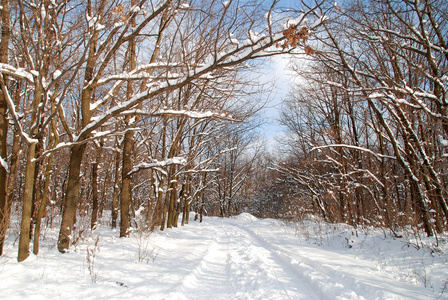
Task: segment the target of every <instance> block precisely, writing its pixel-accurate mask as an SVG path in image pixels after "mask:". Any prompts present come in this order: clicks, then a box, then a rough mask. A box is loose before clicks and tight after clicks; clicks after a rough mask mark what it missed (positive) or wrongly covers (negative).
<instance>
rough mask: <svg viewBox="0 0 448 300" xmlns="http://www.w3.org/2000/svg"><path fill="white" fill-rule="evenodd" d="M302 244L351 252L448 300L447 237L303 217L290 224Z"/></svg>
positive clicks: (378, 267) (407, 228) (402, 279)
mask: <svg viewBox="0 0 448 300" xmlns="http://www.w3.org/2000/svg"><path fill="white" fill-rule="evenodd" d="M289 224H290V225H291V226H292V228H293V230H294V232H295V235H296V236H297V237H298V238H299V239H300V240H302V241H304V242H307V243H310V244H314V245H317V246H319V247H322V248H331V249H335V250H339V251H341V252H347V251H349V252H352V253H353V254H354V255H355V257H356V258H361V259H366V260H370V261H373V262H374V263H375V264H376V266H377V269H378V270H384V271H387V272H391V273H393V274H394V275H395V276H396V278H398V279H399V280H401V281H403V282H407V283H411V284H415V285H423V286H425V287H426V288H429V289H431V290H432V291H433V292H434V294H435V295H436V297H438V298H441V299H448V269H447V264H448V235H447V234H444V235H440V236H438V237H437V238H436V237H424V236H422V235H420V234H418V232H416V231H414V230H412V229H411V228H410V227H406V228H403V229H400V230H395V231H394V232H392V231H391V230H389V229H387V228H378V227H373V226H356V227H354V226H350V225H347V224H341V223H337V224H332V223H328V222H325V221H323V220H322V219H321V218H319V217H315V216H305V217H304V218H303V219H302V220H300V221H298V222H290V223H289Z"/></svg>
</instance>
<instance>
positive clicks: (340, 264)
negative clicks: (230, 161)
mask: <svg viewBox="0 0 448 300" xmlns="http://www.w3.org/2000/svg"><path fill="white" fill-rule="evenodd" d="M304 230H311V229H304ZM57 233H58V231H57V229H53V230H49V231H48V232H47V233H46V238H45V239H44V240H43V241H42V249H41V252H40V253H39V255H38V256H34V255H31V256H30V258H29V259H27V260H26V261H25V262H23V263H17V261H16V257H15V256H14V255H15V253H14V252H13V251H12V250H13V249H14V244H13V243H10V244H8V246H7V254H6V255H5V256H2V257H1V259H2V260H0V289H1V290H2V295H5V296H6V298H5V299H9V300H10V299H48V298H51V297H53V298H56V299H64V300H67V299H95V300H96V299H107V300H112V299H172V300H178V299H192V300H196V299H198V300H209V299H213V300H219V299H226V300H227V299H260V300H261V299H263V300H264V299H276V300H277V299H310V300H313V299H329V300H330V299H331V300H333V299H436V298H437V297H435V296H434V294H433V293H432V292H431V291H430V290H429V289H425V288H423V287H422V286H416V285H410V284H407V283H406V282H403V281H399V280H398V279H397V278H394V277H393V276H394V275H393V274H392V273H388V272H387V271H385V269H383V268H380V267H379V265H378V263H375V261H374V260H373V259H371V258H372V255H374V253H373V252H374V251H373V250H375V249H367V252H368V253H370V252H372V253H373V254H368V255H367V256H363V257H365V258H366V259H362V258H361V257H358V256H359V254H360V252H359V251H353V249H349V248H348V247H347V245H345V247H344V246H342V247H336V248H335V247H324V246H317V245H312V244H310V242H309V241H303V240H301V239H300V238H299V237H298V236H296V235H295V230H294V228H293V227H289V226H287V225H285V224H284V223H283V222H281V221H276V220H272V219H266V220H261V219H256V218H255V217H253V216H251V215H248V214H242V215H239V216H237V217H234V218H230V219H220V218H205V219H204V222H203V223H199V222H194V221H191V222H190V224H189V225H187V226H184V227H179V228H174V229H166V230H165V231H163V232H157V233H154V234H152V235H150V236H149V237H148V236H147V235H145V234H143V235H139V234H138V232H137V233H134V234H132V235H131V237H129V238H126V239H119V238H117V231H116V230H111V229H110V228H108V226H103V225H101V226H99V228H98V229H97V230H96V231H95V232H94V233H92V235H91V236H90V237H88V238H87V239H86V240H84V241H82V242H80V243H79V244H78V245H76V246H75V247H72V248H71V249H70V251H69V253H66V254H60V253H59V252H57V250H56V241H57ZM349 235H350V233H349V232H348V233H347V236H349ZM96 241H99V243H98V245H97V246H95V244H96ZM342 241H343V240H342ZM383 242H385V241H383ZM385 249H386V248H385ZM89 251H90V252H89ZM89 253H91V254H89ZM92 253H93V254H94V256H93V254H92ZM380 254H381V255H385V256H387V255H388V254H391V253H388V252H383V251H381V252H380ZM92 259H94V263H93V262H92ZM89 260H90V261H91V262H90V263H89ZM405 263H408V262H405ZM409 276H410V277H412V274H409ZM0 299H2V296H0Z"/></svg>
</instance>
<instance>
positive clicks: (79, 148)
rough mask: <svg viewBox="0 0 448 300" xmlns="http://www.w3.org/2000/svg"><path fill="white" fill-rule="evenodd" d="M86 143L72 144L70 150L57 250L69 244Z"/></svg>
mask: <svg viewBox="0 0 448 300" xmlns="http://www.w3.org/2000/svg"><path fill="white" fill-rule="evenodd" d="M86 146H87V145H86V144H82V145H76V146H73V147H72V149H71V151H70V164H69V174H68V183H67V193H66V199H65V202H64V206H63V207H64V209H63V212H62V222H61V229H60V231H59V238H58V250H59V252H61V253H65V252H67V250H68V248H69V246H70V236H71V234H72V229H73V225H74V223H75V219H76V205H77V203H78V192H79V181H80V178H79V175H80V172H81V162H82V158H83V156H84V152H85V150H86Z"/></svg>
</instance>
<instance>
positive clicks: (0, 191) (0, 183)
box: [0, 0, 10, 255]
mask: <svg viewBox="0 0 448 300" xmlns="http://www.w3.org/2000/svg"><path fill="white" fill-rule="evenodd" d="M1 5H2V10H1V22H2V23H1V26H2V33H1V34H2V39H1V41H0V63H8V46H9V36H10V28H9V27H10V25H9V0H2V1H1ZM0 76H3V75H0ZM3 80H4V82H5V84H7V82H8V79H7V77H6V76H4V79H3ZM7 113H8V105H7V102H6V97H5V95H4V94H3V91H0V159H2V160H3V163H4V164H5V165H6V158H7V156H8V144H7V136H8V116H7ZM7 180H8V171H7V169H6V166H4V165H3V164H2V165H1V166H0V255H2V254H3V243H4V239H5V237H6V230H7V229H8V227H9V205H8V198H7Z"/></svg>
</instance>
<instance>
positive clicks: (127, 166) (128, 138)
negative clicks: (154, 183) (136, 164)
mask: <svg viewBox="0 0 448 300" xmlns="http://www.w3.org/2000/svg"><path fill="white" fill-rule="evenodd" d="M133 144H134V134H133V133H132V132H131V131H128V132H126V134H125V135H124V140H123V167H122V172H121V178H122V179H121V201H120V216H121V222H120V237H126V236H128V234H129V232H128V231H129V226H130V217H129V207H130V205H131V199H132V194H131V193H132V190H131V175H129V172H131V170H132V147H133Z"/></svg>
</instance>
